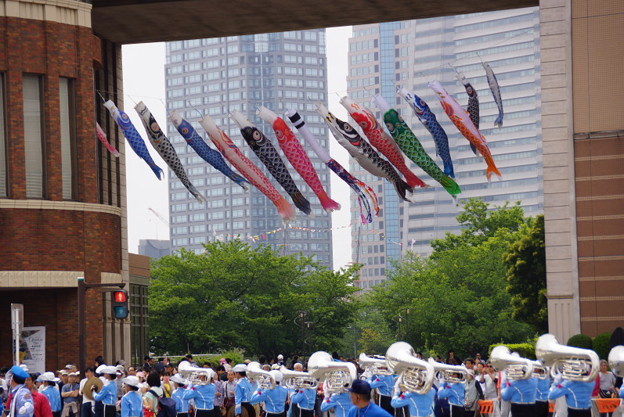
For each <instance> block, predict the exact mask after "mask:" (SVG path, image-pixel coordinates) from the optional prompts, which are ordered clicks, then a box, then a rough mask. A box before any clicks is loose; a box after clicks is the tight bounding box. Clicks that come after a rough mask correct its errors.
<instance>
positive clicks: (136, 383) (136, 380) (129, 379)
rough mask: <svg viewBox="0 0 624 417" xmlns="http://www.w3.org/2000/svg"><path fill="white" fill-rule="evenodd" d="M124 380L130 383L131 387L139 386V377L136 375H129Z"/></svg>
mask: <svg viewBox="0 0 624 417" xmlns="http://www.w3.org/2000/svg"><path fill="white" fill-rule="evenodd" d="M122 381H123V383H124V384H126V385H130V386H131V387H135V388H139V378H137V377H136V376H134V375H130V376H127V377H125V378H124V379H123V380H122Z"/></svg>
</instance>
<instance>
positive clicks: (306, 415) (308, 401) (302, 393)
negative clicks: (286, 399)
mask: <svg viewBox="0 0 624 417" xmlns="http://www.w3.org/2000/svg"><path fill="white" fill-rule="evenodd" d="M315 402H316V388H300V389H299V390H296V392H295V393H294V394H293V396H292V397H291V398H290V403H291V404H292V405H295V404H296V405H297V406H298V407H299V414H298V415H293V417H313V416H314V404H315Z"/></svg>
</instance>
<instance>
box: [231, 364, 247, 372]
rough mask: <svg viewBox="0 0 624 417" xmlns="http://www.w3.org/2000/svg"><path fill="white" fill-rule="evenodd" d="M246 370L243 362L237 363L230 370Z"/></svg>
mask: <svg viewBox="0 0 624 417" xmlns="http://www.w3.org/2000/svg"><path fill="white" fill-rule="evenodd" d="M246 371H247V365H246V364H244V363H239V364H238V365H236V366H235V367H234V368H232V372H246Z"/></svg>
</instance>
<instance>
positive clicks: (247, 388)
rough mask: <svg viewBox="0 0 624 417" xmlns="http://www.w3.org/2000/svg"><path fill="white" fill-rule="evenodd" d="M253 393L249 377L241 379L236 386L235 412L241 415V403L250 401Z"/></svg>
mask: <svg viewBox="0 0 624 417" xmlns="http://www.w3.org/2000/svg"><path fill="white" fill-rule="evenodd" d="M254 391H255V390H254ZM252 393H253V391H252V389H251V382H249V379H247V377H245V378H241V379H239V380H238V383H237V384H236V388H234V404H235V407H234V414H236V415H239V414H240V413H241V403H248V402H249V399H250V398H251V394H252Z"/></svg>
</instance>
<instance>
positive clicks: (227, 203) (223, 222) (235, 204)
mask: <svg viewBox="0 0 624 417" xmlns="http://www.w3.org/2000/svg"><path fill="white" fill-rule="evenodd" d="M166 83H167V109H168V110H169V111H170V112H171V111H173V110H177V111H178V112H179V113H180V114H181V115H182V116H183V117H184V118H185V119H187V120H188V121H189V122H191V123H192V124H193V126H194V127H195V129H196V130H197V132H198V133H200V135H202V136H203V137H204V138H205V139H206V141H207V142H208V143H209V144H211V142H210V140H209V139H208V138H207V136H206V135H205V133H204V131H203V129H202V128H201V127H200V126H199V124H198V122H197V121H198V119H199V118H200V117H201V115H202V114H208V115H209V116H210V117H211V118H212V119H213V120H214V121H215V122H216V124H217V125H218V126H219V127H220V128H222V129H223V130H224V131H225V132H226V133H227V134H228V135H229V136H230V137H231V138H232V139H233V140H234V142H235V143H236V145H237V146H238V147H239V148H240V149H241V150H242V151H244V153H245V155H246V156H247V157H250V158H251V160H252V161H253V162H254V163H255V164H256V165H257V166H258V167H260V168H261V169H262V171H263V172H264V173H265V174H266V175H267V177H268V178H269V179H270V180H271V182H272V183H273V184H274V185H275V187H276V188H277V189H278V191H280V193H281V194H282V195H283V196H285V197H286V199H287V200H289V201H290V198H289V197H288V195H287V194H286V193H285V192H284V191H283V190H282V189H281V187H280V186H279V184H278V183H277V182H276V181H275V180H274V179H273V177H271V175H270V174H269V173H268V172H267V170H266V169H265V168H264V166H263V165H262V164H261V163H260V162H259V160H258V159H257V158H256V157H255V155H254V154H253V152H251V150H250V149H249V146H248V145H247V144H246V143H245V142H244V140H243V139H242V137H241V135H240V130H239V127H238V126H237V125H236V124H235V123H234V121H233V120H231V119H230V118H229V117H228V115H229V113H230V112H231V111H232V110H234V109H237V110H239V111H240V112H242V113H243V114H244V115H245V116H246V117H247V118H248V119H249V120H250V121H251V122H252V123H254V124H255V125H256V126H257V127H258V128H259V129H260V130H262V131H263V132H264V133H265V134H266V136H267V137H268V138H269V139H270V140H271V141H272V142H273V144H274V145H275V147H276V148H278V149H279V146H278V145H277V141H276V139H275V136H274V134H273V130H272V128H271V126H269V125H267V124H266V123H264V122H263V121H262V119H260V118H258V117H256V114H255V112H256V109H257V108H258V107H260V106H265V107H267V108H269V109H270V110H272V111H274V112H275V113H277V114H278V115H283V113H284V112H285V111H286V110H288V109H296V110H297V111H299V113H300V114H301V115H302V116H303V117H304V119H305V121H306V124H307V125H308V126H309V127H310V129H311V130H312V132H313V133H315V135H316V136H317V138H318V140H319V141H320V142H321V143H322V145H323V146H327V128H326V126H325V124H324V123H323V120H322V119H321V118H320V117H319V116H318V115H317V114H316V113H315V111H314V103H315V102H322V103H327V62H326V57H325V30H324V29H318V30H306V31H295V32H284V33H269V34H260V35H246V36H230V37H223V38H212V39H196V40H189V41H176V42H168V43H167V64H166ZM293 131H295V132H296V130H295V129H294V128H293ZM168 136H169V138H170V140H171V142H172V143H173V144H174V146H175V148H176V151H177V152H178V155H179V156H180V159H181V160H182V163H183V164H184V166H185V167H186V168H187V172H188V175H189V178H190V180H191V182H192V183H193V184H194V185H195V186H196V187H197V188H198V189H199V190H200V191H201V193H202V194H203V195H204V196H205V197H206V198H207V200H208V201H207V203H205V204H202V203H198V202H196V201H195V199H194V198H193V197H192V196H191V195H190V194H189V193H188V191H187V190H186V189H185V188H184V186H183V185H182V183H181V182H180V181H178V180H177V179H176V178H175V177H171V176H170V178H171V179H172V180H171V181H170V191H169V209H170V232H171V240H172V249H173V250H174V251H175V250H178V249H180V248H186V249H189V250H195V251H201V250H203V247H202V245H201V244H202V243H205V242H208V241H212V240H215V239H218V240H230V239H233V238H236V237H240V238H241V239H242V240H245V241H247V242H249V243H258V242H259V243H266V244H270V245H271V246H272V247H274V248H276V249H278V250H279V251H280V253H284V254H291V253H299V252H303V253H304V254H305V255H308V256H312V257H314V258H315V259H316V260H317V261H318V262H319V263H320V264H322V265H325V266H328V267H332V233H331V227H332V226H331V217H330V215H328V214H326V213H325V211H324V210H323V209H322V208H321V206H320V204H319V201H318V198H317V197H316V196H315V195H314V193H313V192H312V190H311V189H310V187H308V186H307V185H306V184H305V183H304V181H303V180H302V179H301V178H300V177H299V175H298V174H297V173H296V171H295V170H294V169H292V167H291V166H290V165H289V164H288V162H287V160H286V158H284V157H282V159H283V160H284V162H285V163H286V164H287V166H288V167H289V170H290V172H291V175H292V177H293V179H294V180H295V182H296V183H297V185H298V187H299V189H300V190H301V192H302V193H303V194H304V196H305V197H306V198H307V199H308V200H309V201H310V203H311V204H312V210H313V213H314V217H307V216H305V214H303V213H302V212H299V211H297V220H296V221H295V222H293V223H291V224H290V225H289V226H288V228H285V226H284V224H283V223H282V220H281V218H280V217H279V215H278V214H277V211H276V210H275V207H274V205H273V203H271V201H270V200H269V199H267V198H266V197H265V196H264V195H263V194H262V193H260V191H258V190H257V189H256V188H255V187H253V186H251V187H250V191H248V192H245V191H244V190H243V189H242V188H241V187H240V186H238V185H237V184H235V183H234V182H232V181H231V180H229V179H228V178H226V177H225V176H224V175H223V174H221V173H220V172H219V171H217V170H215V169H214V168H212V167H211V166H210V165H208V164H207V163H206V162H205V161H204V160H203V159H201V158H200V157H199V156H198V155H197V154H196V153H195V151H194V150H193V149H191V148H190V147H189V146H187V144H186V142H185V141H184V139H183V138H182V137H181V136H180V135H179V134H178V133H177V131H176V130H175V128H173V126H171V124H169V128H168ZM302 144H303V145H304V148H305V149H306V150H309V148H308V147H307V146H306V144H305V143H304V142H302ZM211 146H212V144H211ZM309 155H311V158H310V159H311V161H312V163H313V165H314V168H315V169H316V171H317V173H318V175H319V178H320V180H321V182H322V183H323V185H324V186H325V189H326V191H327V192H328V193H329V191H330V190H329V170H328V169H327V167H325V165H324V164H323V163H322V162H320V161H319V160H318V158H316V156H312V155H313V153H311V150H310V152H309Z"/></svg>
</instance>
